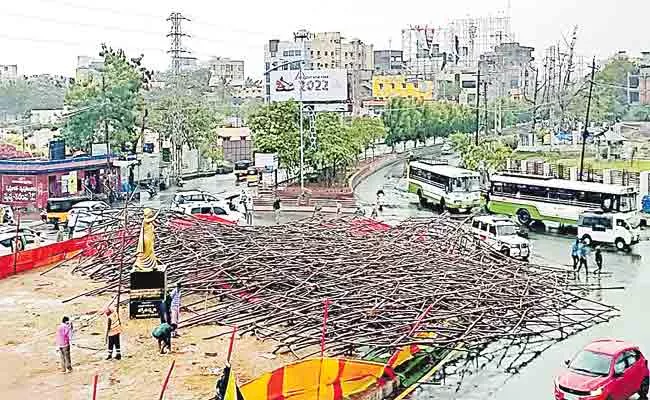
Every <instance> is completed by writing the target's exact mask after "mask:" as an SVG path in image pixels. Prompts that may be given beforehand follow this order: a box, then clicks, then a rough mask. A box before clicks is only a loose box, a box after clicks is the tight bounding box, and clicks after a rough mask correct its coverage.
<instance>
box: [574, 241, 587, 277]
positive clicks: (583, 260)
mask: <svg viewBox="0 0 650 400" xmlns="http://www.w3.org/2000/svg"><path fill="white" fill-rule="evenodd" d="M587 254H589V246H587V245H586V244H585V243H584V242H580V246H579V247H578V255H579V256H580V262H579V263H578V271H577V272H578V273H580V270H581V269H582V266H583V265H584V266H585V273H586V274H587V275H588V274H589V269H588V268H587Z"/></svg>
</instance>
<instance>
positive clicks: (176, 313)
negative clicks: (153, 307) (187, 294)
mask: <svg viewBox="0 0 650 400" xmlns="http://www.w3.org/2000/svg"><path fill="white" fill-rule="evenodd" d="M170 297H171V304H170V310H171V323H170V325H173V326H178V321H179V320H180V317H181V283H180V282H176V287H175V288H174V290H172V293H171V295H170ZM177 335H178V334H177V333H176V329H174V330H173V333H172V336H174V337H176V336H177Z"/></svg>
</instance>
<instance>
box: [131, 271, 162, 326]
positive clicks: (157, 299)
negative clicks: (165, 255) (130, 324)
mask: <svg viewBox="0 0 650 400" xmlns="http://www.w3.org/2000/svg"><path fill="white" fill-rule="evenodd" d="M130 278H131V284H130V286H129V288H130V292H129V317H130V318H131V319H134V318H137V319H140V318H159V316H160V313H159V310H160V303H161V302H163V301H165V290H166V288H167V271H166V270H165V269H164V268H160V266H159V270H157V271H149V272H131V276H130Z"/></svg>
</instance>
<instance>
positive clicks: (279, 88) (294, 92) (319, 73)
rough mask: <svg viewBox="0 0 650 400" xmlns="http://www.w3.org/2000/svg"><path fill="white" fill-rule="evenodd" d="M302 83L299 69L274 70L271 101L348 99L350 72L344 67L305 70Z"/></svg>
mask: <svg viewBox="0 0 650 400" xmlns="http://www.w3.org/2000/svg"><path fill="white" fill-rule="evenodd" d="M302 73H303V79H302V85H301V79H300V71H299V70H286V71H272V72H271V73H270V79H271V101H286V100H290V99H293V100H300V89H301V87H302V100H303V101H304V102H313V101H346V100H347V99H348V72H347V71H346V70H344V69H318V70H304V71H302Z"/></svg>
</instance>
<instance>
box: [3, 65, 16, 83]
mask: <svg viewBox="0 0 650 400" xmlns="http://www.w3.org/2000/svg"><path fill="white" fill-rule="evenodd" d="M16 79H18V65H16V64H5V65H2V64H0V81H2V80H9V81H15V80H16Z"/></svg>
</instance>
